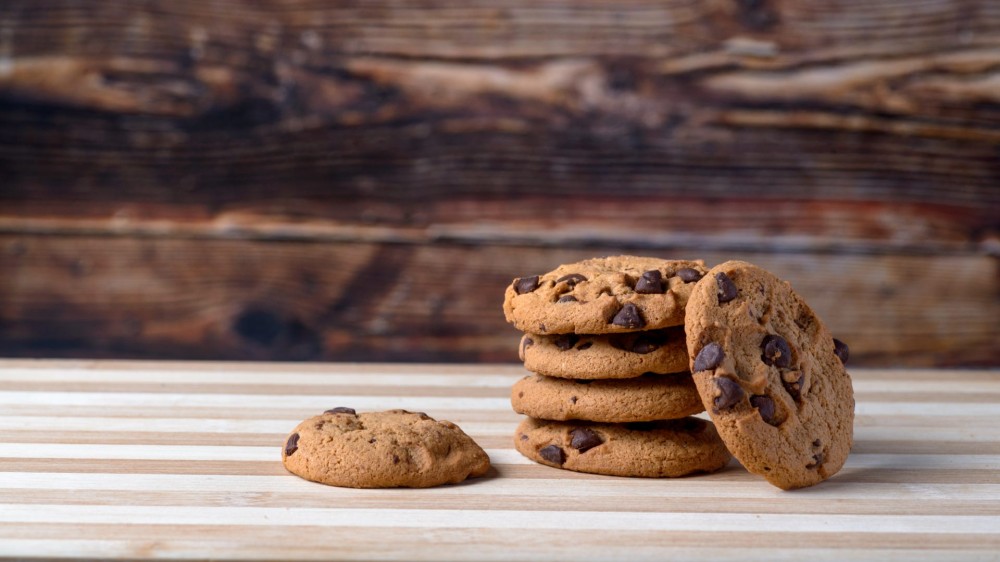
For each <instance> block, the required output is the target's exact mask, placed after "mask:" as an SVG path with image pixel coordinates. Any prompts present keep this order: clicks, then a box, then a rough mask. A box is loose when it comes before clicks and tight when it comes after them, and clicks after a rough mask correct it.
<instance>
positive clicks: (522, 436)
mask: <svg viewBox="0 0 1000 562" xmlns="http://www.w3.org/2000/svg"><path fill="white" fill-rule="evenodd" d="M527 440H528V436H527V435H525V434H523V433H522V434H521V441H527Z"/></svg>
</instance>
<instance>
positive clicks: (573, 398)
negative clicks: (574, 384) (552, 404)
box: [569, 396, 577, 404]
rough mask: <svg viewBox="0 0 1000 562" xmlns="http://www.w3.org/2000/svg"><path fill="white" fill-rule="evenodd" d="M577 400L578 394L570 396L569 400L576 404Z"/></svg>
mask: <svg viewBox="0 0 1000 562" xmlns="http://www.w3.org/2000/svg"><path fill="white" fill-rule="evenodd" d="M576 400H577V398H576V396H570V397H569V401H570V403H572V404H576Z"/></svg>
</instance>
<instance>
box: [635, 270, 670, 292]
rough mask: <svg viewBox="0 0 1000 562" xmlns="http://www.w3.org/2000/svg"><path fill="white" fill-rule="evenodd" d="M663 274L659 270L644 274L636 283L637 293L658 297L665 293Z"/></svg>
mask: <svg viewBox="0 0 1000 562" xmlns="http://www.w3.org/2000/svg"><path fill="white" fill-rule="evenodd" d="M663 291H664V287H663V274H662V273H660V271H659V270H656V269H651V270H649V271H647V272H645V273H643V274H642V277H640V278H639V280H638V281H636V283H635V292H637V293H643V294H647V295H658V294H660V293H663Z"/></svg>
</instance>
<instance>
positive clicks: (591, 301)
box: [503, 256, 706, 335]
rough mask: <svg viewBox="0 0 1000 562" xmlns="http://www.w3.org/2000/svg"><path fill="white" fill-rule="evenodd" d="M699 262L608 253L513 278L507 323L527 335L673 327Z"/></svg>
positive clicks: (678, 321)
mask: <svg viewBox="0 0 1000 562" xmlns="http://www.w3.org/2000/svg"><path fill="white" fill-rule="evenodd" d="M705 271H706V268H705V265H704V263H703V262H701V261H686V260H663V259H657V258H647V257H638V256H611V257H605V258H594V259H589V260H584V261H581V262H577V263H571V264H566V265H560V266H559V267H557V268H556V269H555V270H553V271H550V272H548V273H545V274H542V275H532V276H527V277H520V278H517V279H515V280H514V281H513V282H512V283H511V284H510V286H508V287H507V290H506V293H505V294H504V303H503V310H504V316H505V317H506V318H507V321H508V322H510V323H511V324H513V325H514V326H515V327H516V328H517V329H519V330H521V331H522V332H528V333H532V334H542V335H546V334H568V333H577V334H608V333H620V332H635V331H640V330H654V329H659V328H667V327H670V326H679V325H681V324H683V323H684V307H685V305H686V304H687V298H688V295H689V294H690V293H691V288H692V287H693V285H694V282H695V281H697V280H698V279H699V278H701V276H702V275H703V274H704V273H705Z"/></svg>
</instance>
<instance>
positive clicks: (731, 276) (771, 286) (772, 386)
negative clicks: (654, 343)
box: [684, 261, 854, 489]
mask: <svg viewBox="0 0 1000 562" xmlns="http://www.w3.org/2000/svg"><path fill="white" fill-rule="evenodd" d="M684 327H685V331H686V332H687V345H688V353H689V354H690V356H691V358H692V360H691V365H692V366H691V371H692V373H694V380H695V384H696V385H697V387H698V392H699V394H700V395H701V398H702V401H703V402H704V405H705V408H706V410H708V412H709V415H710V416H711V418H712V421H714V422H715V425H716V428H717V429H718V432H719V435H720V436H721V437H722V439H723V441H725V443H726V446H727V447H728V448H729V450H730V451H731V452H732V453H733V455H734V456H735V457H736V458H737V459H739V461H740V462H741V463H742V464H743V466H745V467H746V468H747V470H749V471H750V472H753V473H755V474H759V475H761V476H763V477H764V478H766V479H767V481H768V482H770V483H771V484H773V485H775V486H778V487H779V488H783V489H792V488H800V487H803V486H810V485H813V484H816V483H818V482H821V481H823V480H825V479H827V478H829V477H830V476H833V475H834V474H836V473H837V471H839V470H840V469H841V467H842V466H843V465H844V462H845V461H846V460H847V455H848V453H849V452H850V449H851V443H852V439H853V427H854V390H853V387H852V386H851V378H850V376H849V375H848V374H847V370H846V369H845V368H844V362H845V361H846V359H847V346H846V345H844V344H843V343H842V342H839V341H837V340H834V339H833V336H831V335H830V333H829V332H828V331H827V329H826V327H825V326H824V325H823V323H822V322H821V321H820V320H819V318H818V317H817V316H816V315H815V314H814V313H813V311H812V309H810V308H809V305H807V304H806V303H805V301H803V300H802V298H801V297H799V296H798V295H797V294H796V293H795V292H794V291H792V289H791V286H790V285H789V284H788V283H787V282H785V281H782V280H780V279H778V278H777V277H775V276H774V275H772V274H771V273H769V272H767V271H765V270H763V269H761V268H759V267H757V266H754V265H752V264H749V263H746V262H741V261H729V262H726V263H723V264H721V265H718V266H716V267H714V268H712V269H711V270H710V271H709V272H708V274H707V275H705V277H704V278H703V279H702V280H701V281H699V282H698V284H697V285H696V286H695V287H694V290H693V291H692V293H691V296H690V299H689V301H688V309H687V315H686V320H685V323H684Z"/></svg>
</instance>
